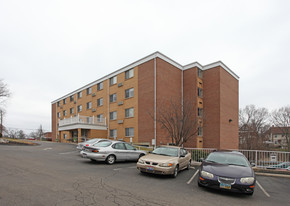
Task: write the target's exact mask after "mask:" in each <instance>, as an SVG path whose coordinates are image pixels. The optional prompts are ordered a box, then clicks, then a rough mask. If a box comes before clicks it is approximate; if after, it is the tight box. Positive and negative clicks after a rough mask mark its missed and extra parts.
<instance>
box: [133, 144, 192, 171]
mask: <svg viewBox="0 0 290 206" xmlns="http://www.w3.org/2000/svg"><path fill="white" fill-rule="evenodd" d="M190 164H191V154H190V153H188V152H187V151H186V150H185V149H184V148H181V147H175V146H159V147H157V148H156V149H155V150H153V151H152V152H151V153H150V154H147V155H145V156H143V157H141V158H140V159H139V160H138V162H137V169H138V170H139V171H140V172H142V173H144V172H147V173H153V174H161V175H172V177H176V176H177V174H178V172H179V171H180V170H183V169H189V168H190Z"/></svg>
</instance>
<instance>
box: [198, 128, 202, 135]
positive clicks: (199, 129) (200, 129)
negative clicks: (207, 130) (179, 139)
mask: <svg viewBox="0 0 290 206" xmlns="http://www.w3.org/2000/svg"><path fill="white" fill-rule="evenodd" d="M202 130H203V129H202V127H199V128H198V131H197V135H198V136H202V133H203V131H202Z"/></svg>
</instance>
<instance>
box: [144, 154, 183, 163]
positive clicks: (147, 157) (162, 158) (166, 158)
mask: <svg viewBox="0 0 290 206" xmlns="http://www.w3.org/2000/svg"><path fill="white" fill-rule="evenodd" d="M142 160H144V161H150V162H158V163H166V162H174V161H177V160H178V157H170V156H164V155H157V154H147V155H145V156H143V157H142Z"/></svg>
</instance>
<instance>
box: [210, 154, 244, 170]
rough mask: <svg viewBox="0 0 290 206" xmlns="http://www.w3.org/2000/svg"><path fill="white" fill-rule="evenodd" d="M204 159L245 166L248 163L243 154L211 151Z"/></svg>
mask: <svg viewBox="0 0 290 206" xmlns="http://www.w3.org/2000/svg"><path fill="white" fill-rule="evenodd" d="M205 161H207V162H214V163H219V164H228V165H238V166H245V167H248V166H249V163H248V161H247V159H246V158H245V157H244V156H242V155H236V154H231V153H222V152H213V153H210V154H209V155H208V157H207V158H206V160H205Z"/></svg>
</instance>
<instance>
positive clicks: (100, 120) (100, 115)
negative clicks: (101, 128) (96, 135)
mask: <svg viewBox="0 0 290 206" xmlns="http://www.w3.org/2000/svg"><path fill="white" fill-rule="evenodd" d="M97 121H98V122H103V114H98V115H97Z"/></svg>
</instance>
